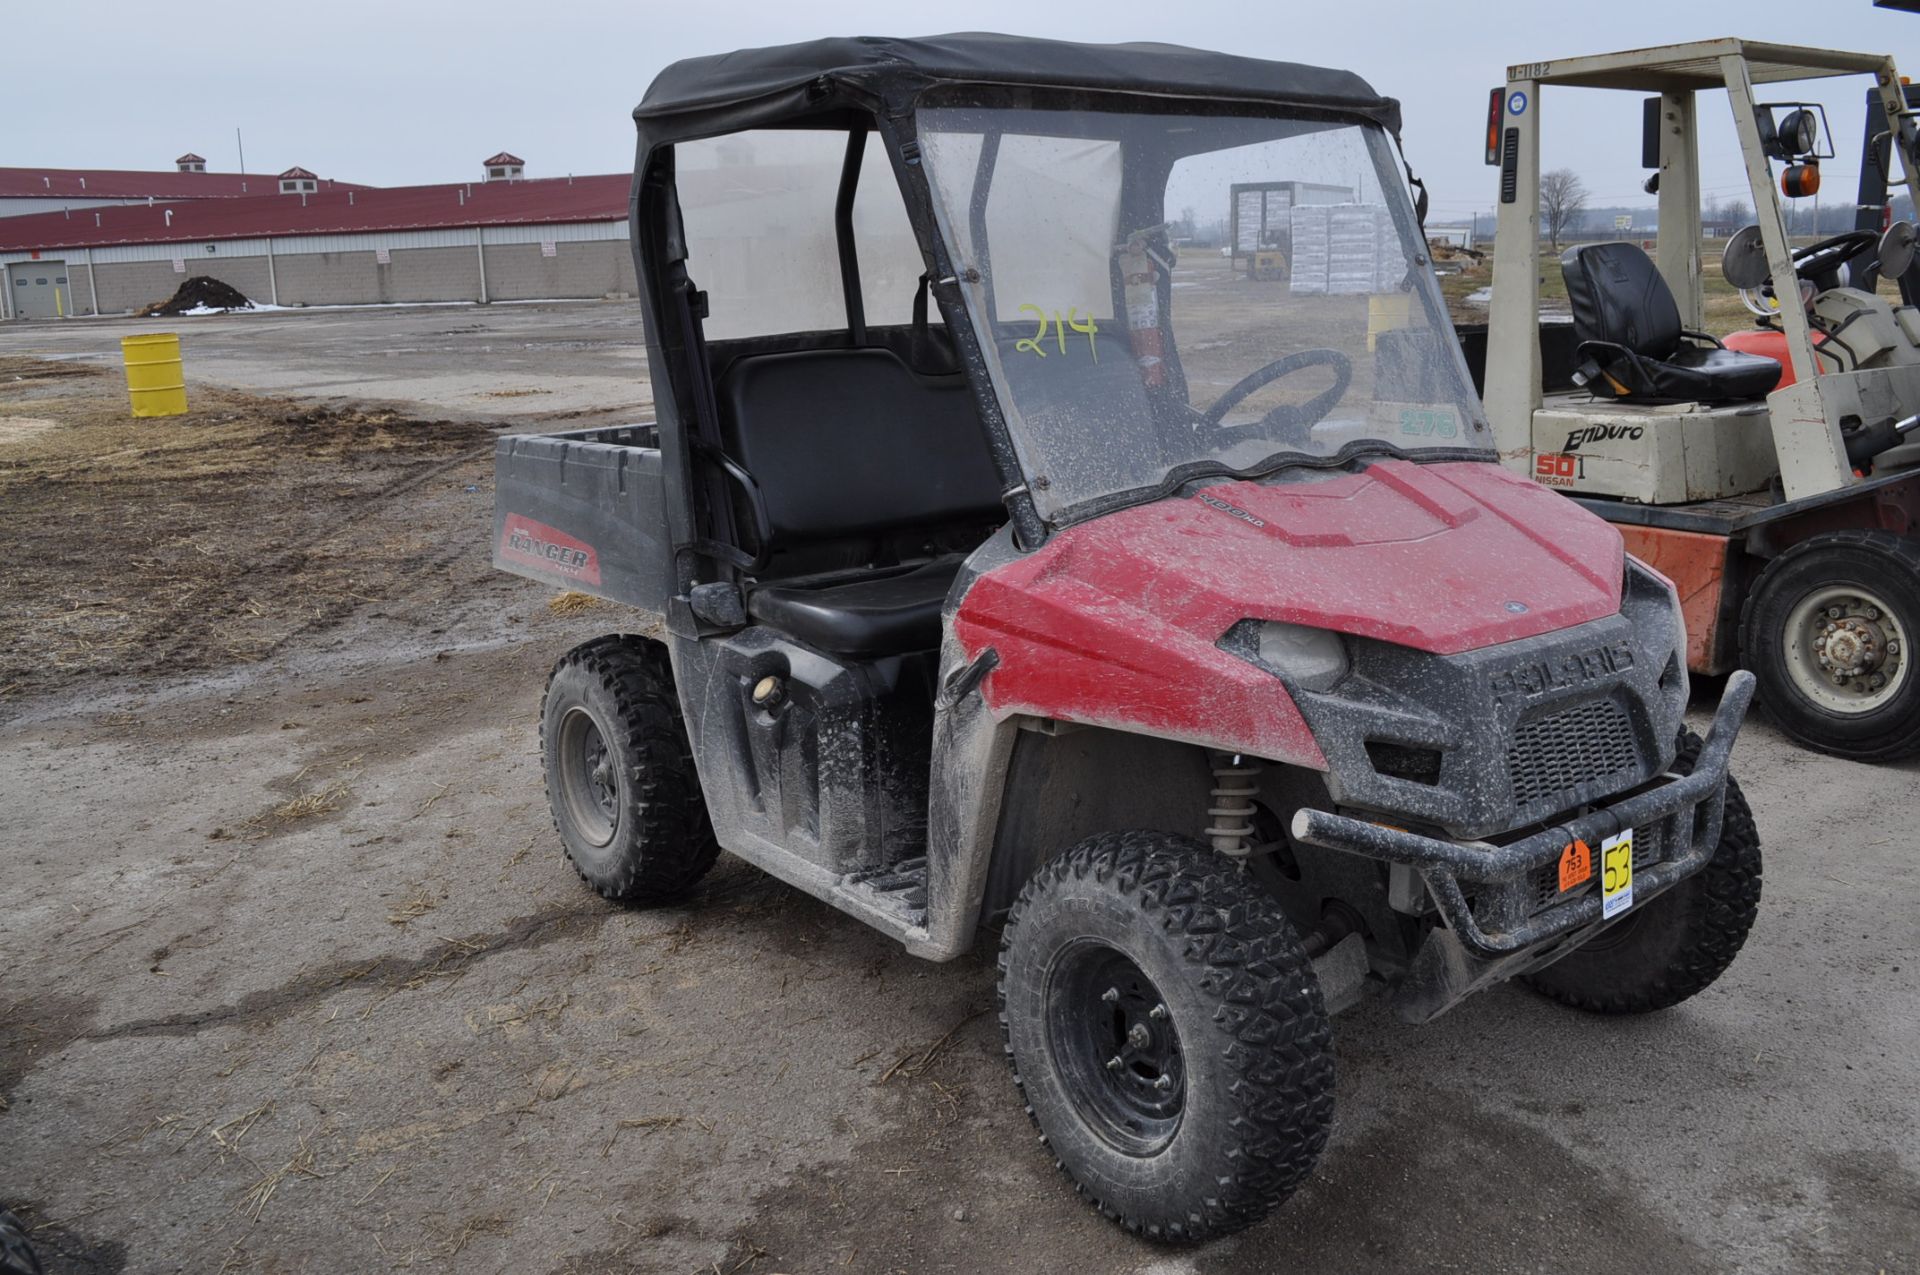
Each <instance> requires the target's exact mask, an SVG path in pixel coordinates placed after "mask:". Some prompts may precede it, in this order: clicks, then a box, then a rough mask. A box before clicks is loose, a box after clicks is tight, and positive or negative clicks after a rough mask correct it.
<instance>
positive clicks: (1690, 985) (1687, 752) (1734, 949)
mask: <svg viewBox="0 0 1920 1275" xmlns="http://www.w3.org/2000/svg"><path fill="white" fill-rule="evenodd" d="M1700 744H1701V741H1700V737H1699V736H1698V735H1696V734H1694V733H1693V732H1692V731H1686V732H1684V733H1682V735H1681V736H1680V751H1679V753H1678V754H1677V755H1676V756H1675V757H1674V759H1673V769H1674V770H1675V771H1678V772H1679V773H1680V774H1683V775H1684V774H1687V773H1689V772H1690V771H1692V769H1693V763H1694V761H1695V760H1696V759H1697V758H1698V757H1699V756H1700ZM1759 912H1760V834H1759V832H1758V830H1757V829H1756V828H1755V827H1754V823H1753V812H1752V811H1751V810H1749V809H1748V808H1747V799H1746V797H1745V796H1744V795H1742V794H1741V792H1740V785H1739V784H1737V783H1735V782H1734V780H1733V777H1732V776H1731V775H1729V776H1728V777H1727V804H1726V812H1725V814H1724V815H1723V817H1722V818H1721V821H1720V844H1719V846H1718V847H1717V848H1715V850H1714V852H1713V858H1711V859H1709V860H1708V861H1707V866H1706V867H1704V868H1702V869H1700V870H1699V871H1698V872H1696V873H1694V874H1693V875H1692V876H1690V877H1688V878H1687V879H1686V880H1684V881H1682V882H1680V883H1679V884H1678V885H1676V886H1674V887H1673V888H1672V889H1670V890H1668V891H1667V892H1666V893H1665V894H1662V895H1659V896H1658V897H1656V898H1654V899H1652V900H1650V901H1648V902H1647V903H1646V904H1645V905H1644V906H1643V907H1637V908H1634V909H1633V910H1631V911H1630V912H1628V913H1627V914H1626V915H1625V916H1623V917H1621V918H1620V919H1619V920H1618V921H1615V922H1614V923H1613V924H1612V925H1609V926H1607V927H1606V928H1604V929H1602V930H1601V931H1600V932H1599V933H1598V934H1596V935H1594V936H1593V937H1592V938H1590V939H1588V940H1587V941H1586V942H1585V943H1582V944H1581V945H1580V946H1579V947H1577V948H1575V949H1574V950H1573V951H1572V952H1570V953H1568V954H1567V955H1566V956H1563V957H1561V958H1560V959H1559V960H1557V961H1555V962H1554V963H1553V964H1552V965H1549V966H1547V968H1545V969H1543V970H1540V971H1538V972H1536V973H1532V974H1527V975H1525V976H1523V978H1524V981H1525V982H1526V984H1527V985H1528V986H1530V987H1532V988H1533V989H1534V990H1535V991H1536V992H1539V993H1540V994H1541V995H1543V996H1546V997H1547V998H1549V999H1550V1000H1556V1001H1559V1002H1560V1003H1561V1004H1562V1005H1570V1006H1572V1007H1573V1008H1574V1009H1583V1010H1586V1011H1588V1012H1589V1013H1594V1014H1645V1013H1650V1012H1651V1011H1653V1010H1656V1009H1666V1008H1668V1007H1670V1006H1673V1005H1678V1004H1679V1003H1680V1002H1681V1001H1683V1000H1686V999H1687V998H1688V997H1689V996H1692V995H1694V994H1695V993H1697V992H1703V991H1705V990H1706V989H1707V988H1708V987H1709V986H1710V985H1711V984H1712V983H1713V981H1714V980H1715V979H1717V978H1719V977H1720V976H1721V975H1722V974H1724V973H1726V972H1727V967H1728V966H1729V965H1732V964H1733V958H1734V957H1735V956H1737V955H1738V954H1739V952H1740V948H1741V945H1742V944H1744V943H1745V942H1746V941H1747V932H1748V931H1749V930H1751V929H1752V928H1753V921H1754V917H1755V916H1757V915H1758V914H1759Z"/></svg>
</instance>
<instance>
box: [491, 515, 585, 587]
mask: <svg viewBox="0 0 1920 1275" xmlns="http://www.w3.org/2000/svg"><path fill="white" fill-rule="evenodd" d="M500 556H501V557H502V558H504V559H506V560H507V561H508V562H517V563H520V564H521V565H522V566H527V567H537V568H539V569H540V570H542V571H547V572H550V573H552V574H554V575H558V576H561V577H563V578H565V579H568V580H578V581H580V582H581V583H583V584H595V585H597V584H599V583H600V558H599V555H598V554H596V553H594V551H593V546H592V545H590V544H588V543H587V542H586V541H584V540H575V539H574V538H573V537H572V536H570V535H568V534H567V533H566V532H564V531H556V530H554V529H553V528H552V527H549V526H547V524H545V523H544V522H535V521H534V520H533V519H531V518H527V517H523V516H521V515H520V514H508V515H507V521H506V525H505V526H503V527H502V528H501V529H500Z"/></svg>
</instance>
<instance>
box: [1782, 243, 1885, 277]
mask: <svg viewBox="0 0 1920 1275" xmlns="http://www.w3.org/2000/svg"><path fill="white" fill-rule="evenodd" d="M1879 246H1880V232H1879V231H1877V230H1849V231H1847V232H1846V233H1845V234H1843V235H1835V236H1834V237H1833V238H1831V239H1822V240H1821V241H1820V242H1819V243H1810V244H1808V245H1807V246H1806V247H1804V248H1795V249H1794V250H1793V272H1794V273H1795V274H1797V275H1799V276H1800V277H1801V278H1802V279H1807V280H1810V281H1811V282H1812V283H1813V284H1814V286H1815V287H1818V286H1819V283H1820V279H1821V277H1822V276H1824V275H1831V274H1837V273H1838V272H1839V270H1840V267H1841V266H1844V265H1846V264H1847V263H1848V262H1849V261H1852V260H1853V259H1854V258H1855V257H1858V256H1859V255H1861V254H1862V253H1866V252H1871V251H1873V250H1874V249H1875V248H1877V247H1879Z"/></svg>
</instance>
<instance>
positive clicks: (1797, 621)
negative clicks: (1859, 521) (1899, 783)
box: [1740, 531, 1920, 761]
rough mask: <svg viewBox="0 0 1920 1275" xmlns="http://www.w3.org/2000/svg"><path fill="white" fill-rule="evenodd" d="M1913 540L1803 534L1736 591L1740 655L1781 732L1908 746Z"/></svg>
mask: <svg viewBox="0 0 1920 1275" xmlns="http://www.w3.org/2000/svg"><path fill="white" fill-rule="evenodd" d="M1915 641H1920V542H1917V541H1915V540H1913V539H1910V538H1908V537H1904V536H1896V535H1892V534H1890V533H1888V532H1884V531H1835V532H1829V533H1826V534H1824V535H1818V536H1810V537H1808V538H1807V539H1806V540H1803V541H1801V542H1800V543H1799V544H1797V545H1794V546H1793V547H1792V548H1791V549H1788V550H1787V551H1786V552H1785V553H1783V554H1781V555H1780V556H1779V557H1777V558H1775V559H1774V560H1773V561H1772V562H1771V563H1769V564H1768V565H1767V569H1766V570H1765V571H1764V572H1762V573H1761V575H1760V578H1759V580H1758V581H1756V582H1755V583H1754V586H1753V589H1752V591H1751V592H1750V593H1749V594H1748V596H1747V604H1746V607H1745V609H1744V612H1743V613H1742V615H1741V620H1740V648H1741V658H1742V662H1743V663H1744V664H1745V665H1746V666H1747V667H1748V668H1750V669H1752V670H1753V673H1754V676H1755V677H1756V678H1758V679H1759V683H1760V687H1759V689H1760V702H1761V704H1762V705H1763V706H1764V707H1765V708H1766V710H1767V713H1768V715H1769V716H1771V717H1772V718H1773V720H1774V721H1775V722H1776V723H1777V724H1778V725H1779V727H1780V729H1781V730H1782V731H1785V732H1786V733H1787V734H1788V735H1790V736H1792V737H1793V738H1794V739H1795V740H1796V741H1798V742H1799V743H1802V744H1805V745H1807V746H1808V747H1810V748H1817V749H1819V750H1820V751H1822V752H1826V753H1832V754H1833V755H1834V756H1836V757H1850V758H1853V759H1855V760H1857V761H1891V760H1894V759H1896V758H1900V757H1906V756H1909V755H1911V754H1913V753H1915V752H1920V668H1917V667H1915V657H1916V655H1917V654H1920V652H1915V651H1914V650H1912V649H1911V648H1912V643H1913V642H1915Z"/></svg>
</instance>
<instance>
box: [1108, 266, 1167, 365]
mask: <svg viewBox="0 0 1920 1275" xmlns="http://www.w3.org/2000/svg"><path fill="white" fill-rule="evenodd" d="M1149 233H1150V232H1148V231H1144V230H1142V231H1136V232H1134V233H1133V234H1131V235H1129V236H1128V237H1127V242H1126V243H1125V244H1124V245H1123V246H1122V247H1121V249H1120V253H1119V256H1120V277H1121V280H1122V282H1123V284H1124V286H1125V289H1126V298H1127V337H1128V340H1129V341H1130V342H1131V343H1132V346H1133V359H1134V362H1135V363H1137V364H1139V366H1140V377H1141V379H1142V380H1143V381H1145V382H1146V384H1147V385H1148V387H1149V388H1158V387H1159V386H1162V385H1165V384H1166V383H1167V360H1166V355H1167V347H1166V336H1165V333H1164V332H1163V331H1162V330H1161V327H1160V277H1161V274H1162V272H1170V263H1169V262H1167V261H1166V260H1165V259H1164V258H1163V257H1162V256H1161V255H1160V254H1159V253H1157V252H1155V251H1154V250H1153V247H1152V245H1150V244H1149V243H1148V242H1147V235H1148V234H1149Z"/></svg>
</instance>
